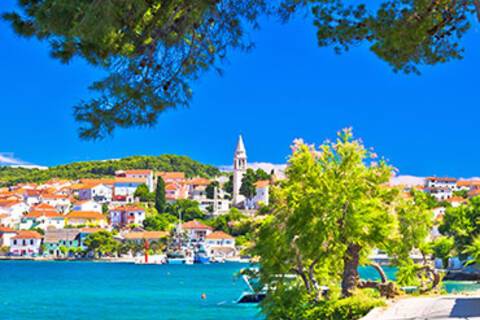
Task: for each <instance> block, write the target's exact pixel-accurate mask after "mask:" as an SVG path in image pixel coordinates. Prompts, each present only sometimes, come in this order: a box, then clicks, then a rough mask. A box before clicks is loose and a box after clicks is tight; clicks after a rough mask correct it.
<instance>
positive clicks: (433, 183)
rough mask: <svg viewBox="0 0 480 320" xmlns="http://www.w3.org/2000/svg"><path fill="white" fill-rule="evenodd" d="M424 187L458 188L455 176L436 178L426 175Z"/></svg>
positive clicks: (454, 189) (453, 189)
mask: <svg viewBox="0 0 480 320" xmlns="http://www.w3.org/2000/svg"><path fill="white" fill-rule="evenodd" d="M425 187H426V188H429V189H437V188H440V189H450V190H452V191H456V190H459V188H458V187H457V179H456V178H438V177H428V178H426V179H425Z"/></svg>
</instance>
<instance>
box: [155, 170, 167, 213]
mask: <svg viewBox="0 0 480 320" xmlns="http://www.w3.org/2000/svg"><path fill="white" fill-rule="evenodd" d="M157 179H158V180H157V187H156V189H155V209H157V212H158V213H162V212H164V211H165V208H166V205H167V199H166V197H165V181H163V178H162V177H158V178H157Z"/></svg>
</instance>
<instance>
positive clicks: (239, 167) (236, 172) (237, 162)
mask: <svg viewBox="0 0 480 320" xmlns="http://www.w3.org/2000/svg"><path fill="white" fill-rule="evenodd" d="M246 171H247V151H246V149H245V145H244V143H243V138H242V135H239V136H238V142H237V148H236V149H235V155H234V157H233V195H232V198H233V205H239V204H240V203H241V202H242V201H243V196H241V195H240V187H241V185H242V178H243V175H244V174H245V172H246Z"/></svg>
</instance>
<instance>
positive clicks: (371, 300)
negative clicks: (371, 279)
mask: <svg viewBox="0 0 480 320" xmlns="http://www.w3.org/2000/svg"><path fill="white" fill-rule="evenodd" d="M384 304H385V302H384V300H382V299H380V298H377V297H374V296H372V295H370V294H367V293H366V292H364V291H360V290H359V291H357V292H356V293H355V294H354V295H353V296H351V297H349V298H344V299H338V300H324V301H321V302H319V303H318V304H317V305H316V306H315V307H313V308H311V309H310V310H307V312H306V314H305V316H304V318H305V319H308V320H317V319H322V320H347V319H348V320H356V319H360V318H362V317H364V316H365V315H366V314H367V313H368V312H370V310H372V309H373V308H376V307H380V306H383V305H384Z"/></svg>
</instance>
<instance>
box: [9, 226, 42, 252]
mask: <svg viewBox="0 0 480 320" xmlns="http://www.w3.org/2000/svg"><path fill="white" fill-rule="evenodd" d="M41 245H42V235H41V234H40V233H38V232H36V231H30V230H19V231H17V234H16V235H15V236H13V237H12V238H11V240H10V254H12V255H14V256H36V255H38V254H40V247H41Z"/></svg>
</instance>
